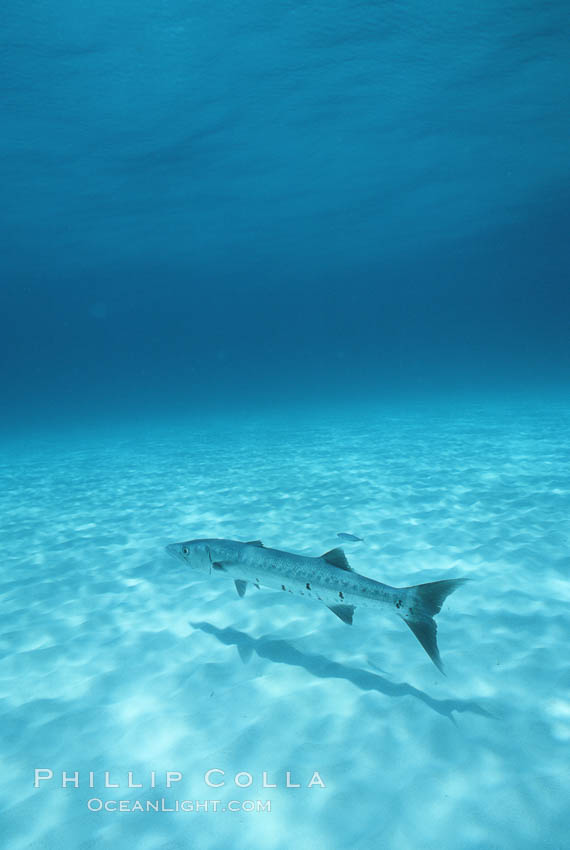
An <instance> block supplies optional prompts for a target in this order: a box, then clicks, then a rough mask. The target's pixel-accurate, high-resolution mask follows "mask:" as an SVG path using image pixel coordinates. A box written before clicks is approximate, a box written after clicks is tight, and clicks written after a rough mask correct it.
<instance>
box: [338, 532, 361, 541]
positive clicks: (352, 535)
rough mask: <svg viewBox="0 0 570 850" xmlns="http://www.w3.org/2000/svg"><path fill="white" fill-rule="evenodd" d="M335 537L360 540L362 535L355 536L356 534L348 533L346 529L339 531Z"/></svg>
mask: <svg viewBox="0 0 570 850" xmlns="http://www.w3.org/2000/svg"><path fill="white" fill-rule="evenodd" d="M337 537H340V538H341V539H342V540H359V541H361V542H362V540H363V538H362V537H357V536H356V534H349V533H348V531H339V532H338V534H337Z"/></svg>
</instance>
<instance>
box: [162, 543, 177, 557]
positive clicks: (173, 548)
mask: <svg viewBox="0 0 570 850" xmlns="http://www.w3.org/2000/svg"><path fill="white" fill-rule="evenodd" d="M164 548H165V550H166V551H167V552H168V554H169V555H172V557H173V558H176V557H177V555H178V543H169V544H168V546H165V547H164Z"/></svg>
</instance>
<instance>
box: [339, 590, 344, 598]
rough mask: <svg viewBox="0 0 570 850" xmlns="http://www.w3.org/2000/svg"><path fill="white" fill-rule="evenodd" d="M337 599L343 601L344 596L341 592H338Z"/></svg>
mask: <svg viewBox="0 0 570 850" xmlns="http://www.w3.org/2000/svg"><path fill="white" fill-rule="evenodd" d="M338 598H339V599H344V594H343V592H342V590H339V592H338Z"/></svg>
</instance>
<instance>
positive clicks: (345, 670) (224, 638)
mask: <svg viewBox="0 0 570 850" xmlns="http://www.w3.org/2000/svg"><path fill="white" fill-rule="evenodd" d="M190 625H191V626H192V627H193V628H194V629H199V630H200V631H202V632H206V633H207V634H209V635H213V636H214V637H215V638H217V639H218V640H219V641H220V643H223V644H225V645H226V646H235V647H237V650H238V652H239V654H240V657H241V659H242V660H243V661H244V662H246V661H248V660H249V658H251V656H252V654H253V653H254V652H255V653H257V655H259V657H260V658H266V659H268V660H269V661H273V662H275V663H277V664H289V665H290V666H292V667H303V668H304V669H305V670H307V672H308V673H311V674H312V675H313V676H318V677H319V678H321V679H346V680H347V681H348V682H352V684H353V685H356V687H357V688H360V689H361V690H363V691H378V693H380V694H384V696H388V697H406V696H411V697H414V698H415V699H418V700H420V702H423V703H424V704H425V705H427V706H428V707H429V708H431V709H433V711H436V712H437V713H438V714H441V716H442V717H446V718H448V719H449V720H451V721H452V723H455V718H454V717H453V712H454V711H456V712H458V713H463V712H469V713H471V714H479V715H480V716H481V717H489V718H493V717H494V715H493V714H491V712H489V711H487V710H486V709H485V708H483V707H482V706H480V705H479V704H478V703H476V702H474V701H473V700H463V699H434V698H433V697H430V696H429V694H426V693H425V691H421V690H419V689H418V688H414V687H413V685H408V683H407V682H391V681H390V679H385V678H384V676H379V675H378V674H377V673H371V672H369V671H368V670H358V669H356V668H354V667H348V666H347V665H346V664H339V663H337V662H336V661H331V660H330V659H328V658H326V657H325V656H324V655H308V654H307V653H305V652H301V651H300V650H298V649H296V648H295V647H294V646H292V644H290V643H289V642H288V641H286V640H277V639H275V638H271V637H261V638H252V637H250V636H249V635H248V634H246V633H245V632H240V631H238V630H237V629H232V628H227V629H219V628H217V626H214V625H212V624H211V623H206V622H200V623H192V622H191V623H190Z"/></svg>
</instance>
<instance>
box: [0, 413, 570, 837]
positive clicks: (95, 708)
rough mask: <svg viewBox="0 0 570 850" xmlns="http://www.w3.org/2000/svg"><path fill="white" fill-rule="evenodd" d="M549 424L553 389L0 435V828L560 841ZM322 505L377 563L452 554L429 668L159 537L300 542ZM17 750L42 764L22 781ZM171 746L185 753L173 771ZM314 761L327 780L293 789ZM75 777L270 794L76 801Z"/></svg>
mask: <svg viewBox="0 0 570 850" xmlns="http://www.w3.org/2000/svg"><path fill="white" fill-rule="evenodd" d="M569 436H570V409H568V408H564V407H562V406H561V405H550V406H549V405H546V404H545V405H542V406H534V407H533V406H531V405H527V406H526V407H525V406H524V405H522V404H521V405H519V406H516V407H507V406H504V407H499V406H495V407H481V406H473V407H468V406H464V407H458V408H455V409H454V408H453V406H447V407H444V408H442V409H437V408H433V409H432V408H427V407H421V406H419V407H417V408H416V409H414V410H407V411H406V410H403V409H402V410H397V409H385V410H377V411H375V412H372V411H365V410H362V409H359V410H357V411H356V410H355V411H354V413H353V415H350V413H349V412H345V413H344V414H342V415H336V416H335V415H334V413H332V412H329V413H328V414H327V415H326V416H325V415H323V417H322V418H320V419H319V420H316V419H314V420H311V419H310V418H303V417H302V416H299V417H297V416H293V415H292V416H291V417H290V419H289V420H287V418H279V417H273V418H263V417H262V418H256V417H255V416H253V415H252V416H249V417H245V418H244V419H243V420H236V421H235V422H233V423H230V422H228V423H224V422H223V421H221V420H220V421H217V422H215V423H212V424H208V423H206V422H202V423H193V422H191V421H190V422H188V423H187V424H184V423H183V422H182V421H179V422H177V423H176V424H173V425H172V426H169V425H168V424H165V423H161V424H157V425H156V426H155V425H152V424H147V425H144V424H139V425H138V426H137V427H136V428H129V427H128V426H126V425H125V426H117V427H114V426H112V425H109V426H106V427H97V428H93V429H91V430H89V431H88V430H85V431H84V432H81V431H79V430H76V431H75V432H73V433H71V432H70V433H69V434H63V433H60V434H58V433H57V432H53V431H52V432H50V433H46V434H45V435H44V436H41V435H39V436H38V435H36V436H33V437H27V438H23V437H21V438H13V439H8V440H6V439H5V440H4V442H3V446H2V455H1V473H2V487H1V491H0V515H1V517H2V521H1V543H2V566H1V586H0V591H1V619H0V629H1V651H2V657H1V662H0V697H1V703H0V707H1V729H2V736H1V739H2V769H1V773H0V804H1V808H2V811H1V822H0V834H1V835H2V836H3V838H2V844H3V846H5V847H8V848H10V850H22V848H34V850H55V848H58V850H67V848H74V850H87V848H93V850H95V848H113V850H115V848H123V847H125V848H126V847H136V848H138V850H155V848H156V850H159V848H164V850H167V848H171V850H182V848H198V850H209V848H216V850H218V848H232V849H233V850H239V849H240V848H244V850H245V849H246V848H247V850H252V848H264V850H270V848H290V847H296V848H307V849H308V848H362V850H368V848H388V850H391V848H394V850H417V849H418V848H424V850H428V848H434V850H435V848H438V850H442V849H443V850H445V848H466V850H467V848H469V850H471V849H472V848H482V849H483V848H485V850H487V848H501V850H508V848H517V850H523V848H532V849H533V850H536V849H537V848H558V850H562V848H567V847H569V846H570V845H569V841H570V839H569V835H570V814H569V807H568V802H569V799H570V796H569V794H570V791H569V788H570V786H569V778H570V777H569V764H570V758H569V747H570V652H569V649H568V648H569V646H570V617H569V616H568V613H569V602H570V580H569V568H570V557H569V551H570V548H569V517H570V469H569V464H570V451H569ZM340 531H346V532H352V533H354V534H357V535H359V536H360V537H363V538H364V542H362V543H344V544H343V545H344V548H345V550H346V552H347V555H348V557H349V560H350V561H351V563H352V565H353V567H354V568H355V569H356V570H358V571H359V572H362V573H364V574H365V575H369V576H371V577H373V578H376V579H378V580H381V581H384V582H386V583H389V584H392V585H407V584H416V583H420V582H424V581H430V580H434V579H439V578H446V577H447V578H449V577H455V576H469V577H470V578H472V579H473V581H472V582H471V583H469V584H467V585H465V586H464V587H462V588H461V589H460V590H459V591H457V592H456V593H455V594H454V595H453V596H451V597H449V599H448V600H447V602H446V604H445V605H444V608H443V609H442V611H441V613H440V614H439V616H438V624H439V645H440V650H441V654H442V658H443V661H444V664H445V666H446V671H447V674H448V675H447V678H445V677H443V676H442V675H440V673H439V672H438V671H437V669H436V668H435V667H434V666H433V665H432V663H431V662H430V660H429V658H428V657H427V656H426V654H425V653H424V651H423V650H422V648H421V647H420V646H419V644H418V643H417V642H416V640H415V638H414V637H413V635H412V634H411V632H409V631H408V629H407V628H406V627H405V625H404V624H403V623H402V622H401V621H399V620H398V619H397V618H391V617H388V618H386V617H384V616H383V615H381V614H378V615H377V614H376V613H375V612H373V611H369V610H368V611H367V610H363V611H357V613H356V616H355V623H354V625H353V626H352V627H348V626H346V625H344V624H343V623H342V622H341V621H340V620H338V619H337V618H336V617H334V616H333V615H332V614H331V613H330V612H329V611H328V610H327V609H326V608H325V607H324V606H322V607H321V606H318V605H316V604H315V603H314V602H311V601H309V600H306V599H301V598H297V599H295V598H292V597H290V596H288V595H285V594H283V595H281V594H279V593H275V592H273V591H270V590H260V591H258V590H255V589H250V590H249V591H248V593H247V594H246V597H245V599H243V600H241V599H239V598H238V596H237V594H236V592H235V589H234V586H233V583H232V582H231V580H229V581H228V580H222V579H217V580H204V581H202V580H200V581H195V580H194V577H193V576H192V575H190V574H189V573H188V572H186V571H185V570H184V568H183V567H182V565H180V564H178V563H177V562H175V561H174V560H173V559H170V558H169V557H168V556H167V555H166V554H165V553H164V551H163V547H164V545H165V544H166V543H169V542H173V541H180V540H184V539H190V538H194V537H203V536H208V537H228V538H234V539H239V540H251V539H256V538H261V539H262V540H263V542H264V543H265V544H266V545H268V546H273V547H276V548H283V549H289V550H293V551H297V552H302V553H307V554H311V555H317V554H321V553H322V552H325V551H326V550H328V549H330V548H332V547H333V546H335V545H337V544H339V543H340V541H339V540H338V538H337V536H336V535H337V532H340ZM238 650H241V656H243V658H242V657H241V656H240V652H239V651H238ZM251 650H252V652H251ZM248 654H251V657H250V658H249V660H247V656H248ZM34 768H50V769H52V770H53V771H54V780H53V781H52V782H51V783H48V782H46V783H43V784H42V786H41V787H40V788H38V789H34V787H33V771H34ZM210 768H220V769H223V770H224V771H225V772H226V780H227V785H226V787H224V788H221V789H217V790H216V789H208V788H207V786H206V785H205V784H204V781H203V775H204V772H205V771H206V770H208V769H210ZM62 770H66V771H68V772H70V773H71V772H73V771H75V770H77V771H79V774H80V787H79V788H78V789H74V788H73V787H68V788H66V789H62V788H61V787H59V786H60V785H61V771H62ZM90 770H92V771H94V772H95V775H96V783H97V786H96V788H94V789H90V788H89V787H88V771H90ZM105 770H107V771H109V772H110V774H111V781H113V782H120V784H121V788H120V789H105V788H103V787H102V784H103V780H102V777H103V771H105ZM128 770H131V771H133V772H134V776H133V779H134V781H135V782H142V783H143V784H144V787H143V788H142V789H130V790H129V789H128V788H127V787H126V785H127V771H128ZM151 770H154V771H156V773H157V784H158V786H162V787H157V788H156V789H151V788H150V787H149V784H150V771H151ZM166 770H173V771H174V770H176V771H180V772H182V773H183V781H182V782H180V783H178V785H177V786H175V787H174V788H173V789H171V790H170V791H167V790H166V789H165V788H164V771H166ZM315 770H317V771H319V773H320V775H321V777H322V779H323V781H324V782H325V783H326V788H324V789H323V788H320V787H318V786H315V787H313V788H310V789H309V788H306V787H304V786H306V784H307V782H308V781H309V779H310V777H311V775H312V773H313V771H315ZM238 771H247V772H250V773H251V774H252V775H253V777H254V783H253V785H252V787H251V788H247V789H243V790H241V791H240V790H239V789H236V788H235V786H234V785H233V784H232V778H233V775H234V774H235V773H236V772H238ZM263 771H267V772H268V775H269V780H270V781H271V782H274V783H277V784H278V787H277V788H276V789H273V788H272V789H263V788H262V787H261V779H262V772H263ZM286 771H291V774H292V781H293V782H299V783H301V784H302V786H303V787H301V788H300V789H295V788H286V787H285V773H286ZM93 797H96V798H99V799H102V800H113V799H114V800H121V799H127V800H131V801H134V800H135V799H139V800H142V801H146V800H147V799H152V800H154V799H160V798H163V797H164V798H165V801H166V805H169V803H170V801H172V800H175V799H179V800H184V799H190V800H201V801H203V800H206V799H210V800H213V799H219V800H221V801H222V804H225V803H227V802H228V801H229V800H234V799H237V800H254V801H255V800H258V799H260V800H263V801H265V800H267V799H270V800H271V806H272V810H271V812H270V813H268V812H259V813H256V812H236V813H230V812H227V811H226V812H218V813H213V812H211V811H210V812H200V813H196V812H192V813H190V812H186V813H183V812H179V813H176V812H174V813H168V812H150V813H140V812H138V813H137V812H122V813H111V812H107V813H106V812H89V811H88V809H87V801H88V800H89V799H90V798H93Z"/></svg>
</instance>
